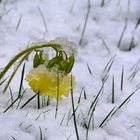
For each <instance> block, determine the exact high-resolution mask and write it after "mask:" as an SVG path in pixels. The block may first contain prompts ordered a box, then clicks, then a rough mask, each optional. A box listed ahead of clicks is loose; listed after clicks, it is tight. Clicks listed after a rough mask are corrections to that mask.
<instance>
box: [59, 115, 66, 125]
mask: <svg viewBox="0 0 140 140" xmlns="http://www.w3.org/2000/svg"><path fill="white" fill-rule="evenodd" d="M65 115H66V113H65V114H64V115H63V118H62V120H61V122H60V126H61V125H62V123H63V121H64V119H65Z"/></svg>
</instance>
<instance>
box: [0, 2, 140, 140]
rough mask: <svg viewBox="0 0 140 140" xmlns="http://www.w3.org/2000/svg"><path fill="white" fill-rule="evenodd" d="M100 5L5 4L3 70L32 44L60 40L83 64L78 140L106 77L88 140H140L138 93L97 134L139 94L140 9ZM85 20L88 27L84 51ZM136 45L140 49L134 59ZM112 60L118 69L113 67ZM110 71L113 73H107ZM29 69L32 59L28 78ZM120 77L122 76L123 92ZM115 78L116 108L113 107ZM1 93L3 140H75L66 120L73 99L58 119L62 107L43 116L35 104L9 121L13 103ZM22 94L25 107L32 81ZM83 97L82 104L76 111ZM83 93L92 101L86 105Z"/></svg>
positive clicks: (0, 43) (0, 21)
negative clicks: (73, 47)
mask: <svg viewBox="0 0 140 140" xmlns="http://www.w3.org/2000/svg"><path fill="white" fill-rule="evenodd" d="M88 2H90V9H88ZM101 3H102V1H101V0H90V1H88V0H2V2H0V17H1V18H0V68H4V66H6V64H7V63H8V62H9V60H10V59H11V58H12V57H13V56H14V55H16V54H17V53H18V52H20V51H21V50H23V49H25V48H27V47H28V46H29V45H30V44H31V43H33V42H40V41H44V40H46V41H50V40H53V39H55V38H56V37H64V38H67V39H68V40H71V41H73V42H75V44H77V56H76V62H75V65H74V68H73V72H72V73H73V75H74V76H75V77H76V83H77V86H76V89H75V92H74V101H75V108H76V107H77V106H78V108H77V110H76V118H77V127H78V133H79V137H80V140H85V139H86V132H87V130H86V128H85V125H84V124H85V123H86V121H88V119H87V113H88V110H89V108H90V105H91V103H92V102H93V100H94V99H95V97H96V95H97V94H98V92H99V90H100V88H101V86H102V80H103V78H104V76H105V75H106V74H107V75H108V79H107V81H106V82H105V85H104V87H103V90H102V93H101V94H100V95H99V98H98V102H97V105H96V108H95V111H94V113H93V117H92V123H91V126H90V128H89V134H88V140H139V139H140V106H139V102H140V90H139V89H138V90H137V91H136V92H135V93H134V94H133V96H132V97H131V98H130V99H129V102H128V101H127V104H125V105H123V107H122V108H120V109H119V110H118V111H117V112H116V113H115V114H114V115H113V116H112V117H111V116H110V117H109V118H108V119H107V121H106V122H105V124H104V125H103V127H99V126H100V124H101V123H102V121H103V120H104V119H105V117H106V116H107V115H108V113H109V112H110V111H111V110H112V109H113V108H114V107H116V108H117V107H118V106H119V105H120V104H121V103H122V102H123V101H125V99H126V98H127V97H128V96H129V95H130V94H131V93H133V92H134V91H135V90H136V89H137V88H138V87H139V85H138V84H139V81H140V80H139V77H140V72H139V69H140V54H139V52H140V27H139V24H138V25H137V22H138V20H139V18H140V14H139V13H140V8H139V7H140V1H139V0H104V5H103V6H101ZM88 10H89V16H87V14H88ZM86 17H87V18H88V19H87V25H86V29H85V33H84V36H83V39H82V43H81V45H79V41H80V38H81V34H82V31H83V27H84V23H85V19H86ZM136 25H137V27H136ZM125 27H126V28H125ZM123 31H124V34H123V37H122V40H121V41H120V37H121V36H122V33H123ZM132 40H133V43H134V45H135V48H134V49H132V50H131V51H129V46H130V44H131V43H132ZM119 41H120V44H119ZM118 46H119V48H118ZM110 59H111V60H112V61H111V62H110V63H109V65H107V64H108V62H109V60H110ZM111 64H112V65H111ZM106 65H107V66H108V67H107V69H110V70H109V71H107V69H105V67H106ZM31 67H32V64H31V58H30V59H29V62H28V63H27V64H26V73H28V72H29V70H30V69H31ZM88 67H89V69H90V70H91V73H90V71H89V69H88ZM109 67H110V68H109ZM104 69H105V70H104ZM122 69H124V76H123V89H122V90H121V75H122ZM107 72H108V73H107ZM9 74H10V72H9ZM20 75H21V70H20V71H19V72H18V73H17V75H16V77H15V78H14V79H13V82H12V83H11V85H10V87H11V89H12V91H13V96H14V98H16V97H17V95H18V90H19V83H20V77H21V76H20ZM113 77H114V94H115V103H114V104H112V101H111V99H112V81H113V80H112V79H113ZM5 78H6V76H5ZM3 86H4V85H2V86H0V91H1V94H0V112H1V113H0V140H15V139H16V140H41V133H42V139H43V140H76V139H77V138H76V134H75V128H74V123H73V117H71V118H70V119H68V117H69V116H71V114H72V105H71V96H69V97H67V98H64V100H63V101H61V102H59V109H58V114H57V118H56V119H55V117H54V116H55V107H56V100H52V101H51V103H50V105H49V106H45V107H43V108H41V109H40V110H38V109H37V107H36V100H33V101H31V102H30V103H29V104H28V105H27V106H26V107H25V108H24V109H21V110H19V109H16V106H14V107H13V109H12V108H10V109H9V110H8V111H7V112H6V113H3V111H4V110H5V109H6V108H7V107H8V105H10V103H11V101H10V99H11V97H10V92H9V90H8V91H7V92H6V93H5V94H4V95H3V94H2V90H3ZM24 88H28V90H27V93H26V97H24V99H23V100H22V101H21V104H23V103H24V102H25V101H26V100H27V99H29V97H31V96H32V95H33V93H32V92H31V90H30V89H29V86H28V84H27V82H26V80H24ZM82 89H83V90H82ZM81 90H82V96H81V101H80V103H79V104H78V100H79V96H80V93H81ZM84 92H85V93H86V96H87V99H84V96H83V95H84ZM70 110H71V111H70ZM69 114H70V115H69Z"/></svg>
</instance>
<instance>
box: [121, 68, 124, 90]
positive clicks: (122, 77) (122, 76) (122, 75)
mask: <svg viewBox="0 0 140 140" xmlns="http://www.w3.org/2000/svg"><path fill="white" fill-rule="evenodd" d="M123 80H124V66H123V67H122V74H121V91H122V90H123V83H124V82H123Z"/></svg>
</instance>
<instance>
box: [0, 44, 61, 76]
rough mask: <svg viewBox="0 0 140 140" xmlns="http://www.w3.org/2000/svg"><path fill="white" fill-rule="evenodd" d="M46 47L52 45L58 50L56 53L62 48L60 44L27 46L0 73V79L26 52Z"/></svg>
mask: <svg viewBox="0 0 140 140" xmlns="http://www.w3.org/2000/svg"><path fill="white" fill-rule="evenodd" d="M45 47H51V48H53V49H54V50H55V51H56V54H57V52H58V49H61V46H60V45H59V44H40V45H37V46H33V47H31V48H27V49H25V50H23V51H21V52H20V53H19V54H17V55H16V56H15V57H14V58H13V59H12V60H11V61H10V62H9V63H8V64H7V65H6V67H5V68H4V70H3V71H2V72H1V73H0V79H1V78H2V77H3V76H4V74H5V73H6V72H7V71H8V70H9V68H10V67H11V66H12V65H13V64H14V63H15V62H16V61H17V60H18V59H19V58H20V57H21V56H23V55H24V54H26V53H29V52H32V51H34V50H36V49H40V48H45Z"/></svg>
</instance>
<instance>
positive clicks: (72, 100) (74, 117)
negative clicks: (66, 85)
mask: <svg viewBox="0 0 140 140" xmlns="http://www.w3.org/2000/svg"><path fill="white" fill-rule="evenodd" d="M71 102H72V110H73V121H74V128H75V133H76V138H77V140H80V139H79V134H78V129H77V122H76V115H75V109H74V108H75V107H74V99H73V83H72V74H71Z"/></svg>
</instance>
